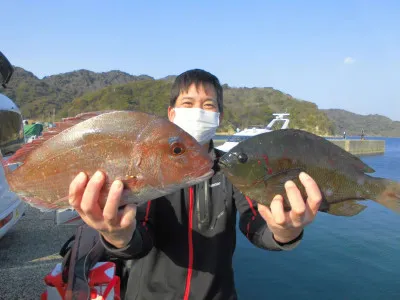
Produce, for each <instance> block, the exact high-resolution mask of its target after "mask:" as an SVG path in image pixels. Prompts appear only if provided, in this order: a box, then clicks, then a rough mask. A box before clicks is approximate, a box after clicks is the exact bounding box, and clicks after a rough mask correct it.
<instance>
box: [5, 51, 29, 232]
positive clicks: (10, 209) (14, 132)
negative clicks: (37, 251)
mask: <svg viewBox="0 0 400 300" xmlns="http://www.w3.org/2000/svg"><path fill="white" fill-rule="evenodd" d="M12 73H13V68H12V67H11V64H9V62H8V60H7V59H6V58H5V56H4V55H3V54H2V53H1V52H0V83H1V85H2V86H3V87H5V85H6V83H8V81H9V80H10V78H11V75H12ZM23 144H24V130H23V124H22V115H21V112H20V110H19V108H18V106H17V105H16V104H15V103H14V102H13V101H12V100H11V99H10V98H8V97H6V96H5V95H3V94H0V151H1V153H2V156H4V158H3V159H4V160H7V158H8V157H9V156H10V155H12V154H13V153H14V152H15V151H17V150H18V149H19V148H20V147H21V146H22V145H23ZM0 163H1V161H0ZM11 168H12V166H11ZM25 207H26V204H25V203H24V202H23V201H22V200H21V199H20V198H19V197H18V195H17V194H15V193H13V192H11V191H10V187H9V185H8V183H7V180H6V178H5V174H4V169H3V167H2V166H0V239H1V238H2V237H3V236H4V235H5V234H6V233H7V232H8V231H9V230H10V229H11V228H12V227H13V226H14V225H15V224H16V223H17V222H18V220H19V219H20V218H21V216H22V215H23V213H24V212H25Z"/></svg>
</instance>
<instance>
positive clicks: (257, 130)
mask: <svg viewBox="0 0 400 300" xmlns="http://www.w3.org/2000/svg"><path fill="white" fill-rule="evenodd" d="M272 115H273V116H275V118H274V119H273V120H272V121H271V122H269V124H268V125H267V126H265V127H263V126H251V127H249V128H245V129H244V130H241V131H238V132H236V133H235V134H233V135H231V136H230V137H228V139H227V140H226V142H225V143H223V144H222V145H220V146H217V147H216V148H217V149H219V150H221V151H224V152H228V151H229V150H230V149H232V148H233V147H234V146H236V145H237V144H239V143H240V142H241V141H244V140H246V139H248V138H249V137H251V136H255V135H258V134H261V133H265V132H271V131H273V130H276V129H274V125H276V123H283V124H282V126H281V128H279V129H286V128H288V126H289V122H290V120H289V118H287V116H289V115H290V114H288V113H274V114H272Z"/></svg>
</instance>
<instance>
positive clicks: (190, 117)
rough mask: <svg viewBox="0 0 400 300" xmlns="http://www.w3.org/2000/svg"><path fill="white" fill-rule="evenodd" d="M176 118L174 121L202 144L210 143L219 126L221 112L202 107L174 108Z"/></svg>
mask: <svg viewBox="0 0 400 300" xmlns="http://www.w3.org/2000/svg"><path fill="white" fill-rule="evenodd" d="M174 111H175V118H174V120H173V121H172V122H173V123H175V124H176V125H178V126H179V127H180V128H182V129H183V130H185V131H186V132H187V133H189V134H190V135H191V136H193V137H194V138H195V139H196V140H197V141H198V142H199V143H200V144H202V145H203V144H206V143H208V142H209V141H210V140H211V139H212V138H213V137H214V135H215V132H216V130H217V128H218V126H219V112H214V111H208V110H204V109H201V108H186V107H185V108H184V107H176V108H174Z"/></svg>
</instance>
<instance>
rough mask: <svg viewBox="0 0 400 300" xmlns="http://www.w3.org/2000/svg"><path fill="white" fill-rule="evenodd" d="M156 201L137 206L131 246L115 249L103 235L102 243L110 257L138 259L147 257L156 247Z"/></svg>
mask: <svg viewBox="0 0 400 300" xmlns="http://www.w3.org/2000/svg"><path fill="white" fill-rule="evenodd" d="M155 202H156V201H155V200H152V201H148V202H146V203H143V204H141V205H139V206H137V210H136V229H135V231H134V233H133V235H132V239H131V240H130V242H129V244H128V245H127V246H126V247H124V248H115V247H114V246H113V245H111V244H110V243H108V242H107V241H106V240H105V239H104V238H103V237H102V236H101V235H100V238H101V241H102V243H103V245H104V247H105V249H106V253H107V254H108V255H109V256H110V257H115V258H120V259H137V258H141V257H143V256H146V255H147V254H148V253H149V252H150V250H151V249H152V248H153V245H154V218H153V216H154V211H155V205H156V203H155Z"/></svg>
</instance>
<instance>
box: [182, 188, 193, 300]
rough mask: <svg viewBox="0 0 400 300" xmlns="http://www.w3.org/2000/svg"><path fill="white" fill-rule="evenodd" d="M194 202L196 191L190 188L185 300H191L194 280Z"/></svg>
mask: <svg viewBox="0 0 400 300" xmlns="http://www.w3.org/2000/svg"><path fill="white" fill-rule="evenodd" d="M193 202H194V191H193V187H189V220H188V221H189V226H188V242H189V264H188V273H187V277H186V287H185V294H184V297H183V299H184V300H188V299H189V293H190V282H191V279H192V272H193V233H192V229H193Z"/></svg>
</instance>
